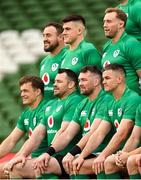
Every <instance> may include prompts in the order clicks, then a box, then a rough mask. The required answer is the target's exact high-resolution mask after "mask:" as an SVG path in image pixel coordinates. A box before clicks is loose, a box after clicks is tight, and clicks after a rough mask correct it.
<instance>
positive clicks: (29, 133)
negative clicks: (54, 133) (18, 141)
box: [28, 128, 33, 137]
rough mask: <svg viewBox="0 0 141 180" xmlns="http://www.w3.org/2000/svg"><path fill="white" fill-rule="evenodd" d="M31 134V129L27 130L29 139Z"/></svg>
mask: <svg viewBox="0 0 141 180" xmlns="http://www.w3.org/2000/svg"><path fill="white" fill-rule="evenodd" d="M32 132H33V131H32V129H31V128H29V130H28V136H29V137H31V135H32Z"/></svg>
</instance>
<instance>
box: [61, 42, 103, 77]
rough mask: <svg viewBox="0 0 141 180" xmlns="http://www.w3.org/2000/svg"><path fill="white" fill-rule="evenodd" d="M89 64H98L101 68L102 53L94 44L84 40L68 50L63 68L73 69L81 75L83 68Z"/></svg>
mask: <svg viewBox="0 0 141 180" xmlns="http://www.w3.org/2000/svg"><path fill="white" fill-rule="evenodd" d="M87 65H96V66H97V67H98V68H100V67H101V55H100V53H99V52H98V50H97V49H96V48H95V47H94V45H93V44H91V43H88V42H86V41H84V40H83V41H81V43H80V44H79V45H78V47H77V48H76V49H74V50H68V51H67V53H66V55H65V57H64V60H63V61H62V64H61V68H66V69H71V70H72V71H74V72H75V73H76V74H77V75H79V73H80V70H81V68H82V67H84V66H87Z"/></svg>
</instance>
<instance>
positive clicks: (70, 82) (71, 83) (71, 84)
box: [68, 81, 75, 89]
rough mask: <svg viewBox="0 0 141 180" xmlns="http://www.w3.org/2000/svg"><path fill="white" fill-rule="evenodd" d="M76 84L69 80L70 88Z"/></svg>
mask: <svg viewBox="0 0 141 180" xmlns="http://www.w3.org/2000/svg"><path fill="white" fill-rule="evenodd" d="M74 86H75V83H74V81H69V85H68V87H69V88H70V89H72V88H73V87H74Z"/></svg>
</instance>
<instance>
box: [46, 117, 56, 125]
mask: <svg viewBox="0 0 141 180" xmlns="http://www.w3.org/2000/svg"><path fill="white" fill-rule="evenodd" d="M47 122H48V126H49V128H52V127H53V125H54V119H53V116H49V117H48V119H47Z"/></svg>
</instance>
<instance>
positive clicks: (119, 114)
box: [118, 108, 122, 117]
mask: <svg viewBox="0 0 141 180" xmlns="http://www.w3.org/2000/svg"><path fill="white" fill-rule="evenodd" d="M121 115H122V108H118V116H119V117H121Z"/></svg>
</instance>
